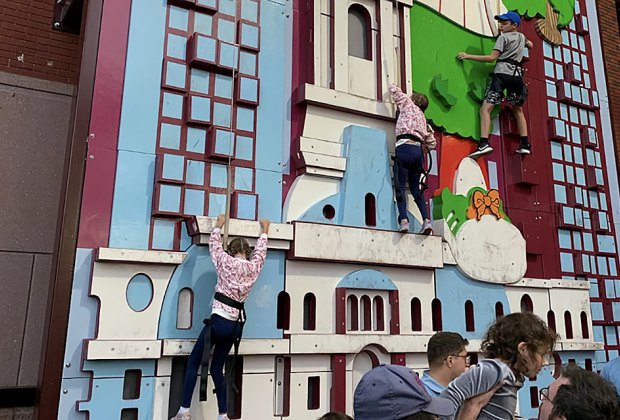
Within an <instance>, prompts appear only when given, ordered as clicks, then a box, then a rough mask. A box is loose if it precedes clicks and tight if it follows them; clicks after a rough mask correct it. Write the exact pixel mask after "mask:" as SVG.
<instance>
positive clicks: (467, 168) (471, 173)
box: [453, 157, 488, 196]
mask: <svg viewBox="0 0 620 420" xmlns="http://www.w3.org/2000/svg"><path fill="white" fill-rule="evenodd" d="M474 187H481V188H484V189H485V190H487V189H488V188H487V183H486V181H485V179H484V176H483V175H482V170H481V169H480V165H478V161H477V160H475V159H472V158H468V157H466V158H464V159H463V160H462V161H461V163H460V164H459V167H458V168H457V170H456V173H455V174H454V188H453V191H454V194H457V195H459V194H460V195H465V196H467V193H468V192H469V190H471V189H472V188H474Z"/></svg>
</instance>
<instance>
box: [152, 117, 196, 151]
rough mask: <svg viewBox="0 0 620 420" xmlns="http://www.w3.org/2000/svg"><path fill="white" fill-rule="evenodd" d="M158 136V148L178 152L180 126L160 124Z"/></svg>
mask: <svg viewBox="0 0 620 420" xmlns="http://www.w3.org/2000/svg"><path fill="white" fill-rule="evenodd" d="M159 135H160V137H159V146H160V147H165V148H167V149H174V150H179V146H180V145H181V126H179V125H176V124H167V123H162V125H161V128H160V132H159ZM188 136H189V135H188Z"/></svg>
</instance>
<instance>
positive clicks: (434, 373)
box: [422, 331, 469, 397]
mask: <svg viewBox="0 0 620 420" xmlns="http://www.w3.org/2000/svg"><path fill="white" fill-rule="evenodd" d="M468 344H469V341H468V340H467V339H465V338H463V337H462V336H461V335H460V334H458V333H455V332H449V331H441V332H438V333H436V334H435V335H433V336H432V337H431V338H430V340H428V347H427V351H426V356H427V358H428V366H429V369H428V370H425V371H424V373H423V374H422V383H423V384H424V387H425V388H426V390H427V391H428V393H429V395H430V396H432V397H437V396H439V394H441V392H442V391H443V390H444V388H445V387H446V386H448V384H449V383H450V382H452V380H454V379H455V378H457V377H459V376H460V375H461V374H462V373H463V372H465V370H466V369H467V367H468V366H469V356H468V355H467V350H466V347H467V345H468Z"/></svg>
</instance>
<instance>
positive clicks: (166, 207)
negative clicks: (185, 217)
mask: <svg viewBox="0 0 620 420" xmlns="http://www.w3.org/2000/svg"><path fill="white" fill-rule="evenodd" d="M180 204H181V187H179V186H176V185H161V186H160V187H159V207H158V209H159V210H160V211H171V212H173V213H178V212H179V206H180Z"/></svg>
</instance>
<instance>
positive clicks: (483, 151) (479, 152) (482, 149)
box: [469, 143, 493, 159]
mask: <svg viewBox="0 0 620 420" xmlns="http://www.w3.org/2000/svg"><path fill="white" fill-rule="evenodd" d="M492 151H493V148H492V147H491V146H489V143H481V144H479V145H478V147H477V148H476V150H474V151H473V152H472V153H470V154H469V157H470V158H472V159H476V158H479V157H480V156H484V155H488V154H489V153H491V152H492Z"/></svg>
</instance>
